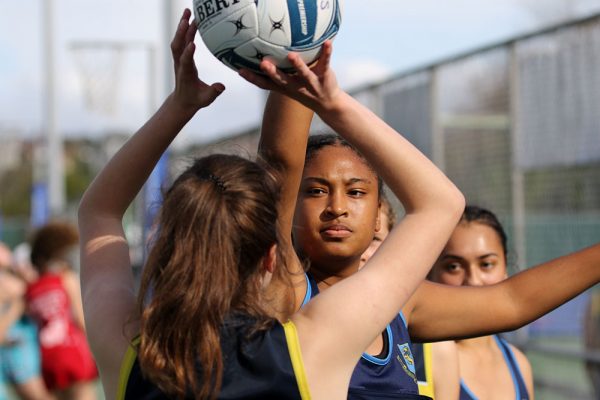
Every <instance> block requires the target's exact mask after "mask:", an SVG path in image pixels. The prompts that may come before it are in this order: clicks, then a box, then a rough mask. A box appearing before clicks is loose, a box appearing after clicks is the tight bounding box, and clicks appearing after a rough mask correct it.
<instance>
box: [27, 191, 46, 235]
mask: <svg viewBox="0 0 600 400" xmlns="http://www.w3.org/2000/svg"><path fill="white" fill-rule="evenodd" d="M49 217H50V204H49V201H48V184H47V183H46V182H37V183H34V184H33V187H32V188H31V211H30V224H31V227H32V228H38V227H40V226H42V225H44V224H45V223H46V222H48V218H49Z"/></svg>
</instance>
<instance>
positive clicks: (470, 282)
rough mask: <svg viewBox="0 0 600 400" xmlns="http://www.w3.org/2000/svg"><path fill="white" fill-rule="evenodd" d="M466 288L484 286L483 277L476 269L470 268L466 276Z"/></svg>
mask: <svg viewBox="0 0 600 400" xmlns="http://www.w3.org/2000/svg"><path fill="white" fill-rule="evenodd" d="M463 285H464V286H483V280H482V279H481V275H480V274H479V273H478V272H477V270H476V269H474V268H469V270H468V271H467V274H466V275H465V282H464V283H463Z"/></svg>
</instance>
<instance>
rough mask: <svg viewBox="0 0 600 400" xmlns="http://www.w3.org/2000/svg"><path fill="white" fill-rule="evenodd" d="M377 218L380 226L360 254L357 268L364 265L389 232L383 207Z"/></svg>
mask: <svg viewBox="0 0 600 400" xmlns="http://www.w3.org/2000/svg"><path fill="white" fill-rule="evenodd" d="M379 220H380V221H381V223H380V228H379V230H378V231H377V232H375V236H373V240H372V241H371V244H370V245H369V247H367V249H366V250H365V251H364V252H363V253H362V256H360V265H359V266H358V269H361V268H362V267H364V265H365V263H366V262H367V261H368V260H369V258H371V256H372V255H373V253H375V251H377V249H378V248H379V246H381V243H382V242H383V240H384V239H385V238H386V237H387V235H388V233H390V231H389V230H388V215H387V213H386V212H385V211H384V210H383V209H382V210H381V212H380V214H379Z"/></svg>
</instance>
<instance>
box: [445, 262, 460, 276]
mask: <svg viewBox="0 0 600 400" xmlns="http://www.w3.org/2000/svg"><path fill="white" fill-rule="evenodd" d="M460 269H461V266H460V264H459V263H457V262H456V263H450V264H446V268H445V270H446V271H447V272H450V273H457V272H458V271H460Z"/></svg>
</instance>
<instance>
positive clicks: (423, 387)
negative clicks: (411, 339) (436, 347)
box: [412, 343, 435, 399]
mask: <svg viewBox="0 0 600 400" xmlns="http://www.w3.org/2000/svg"><path fill="white" fill-rule="evenodd" d="M412 350H413V355H414V357H415V369H416V370H417V384H418V385H419V394H422V395H424V396H429V397H431V398H432V399H433V398H434V395H435V391H434V389H433V388H434V382H433V366H432V363H433V362H432V356H431V343H413V346H412Z"/></svg>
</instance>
